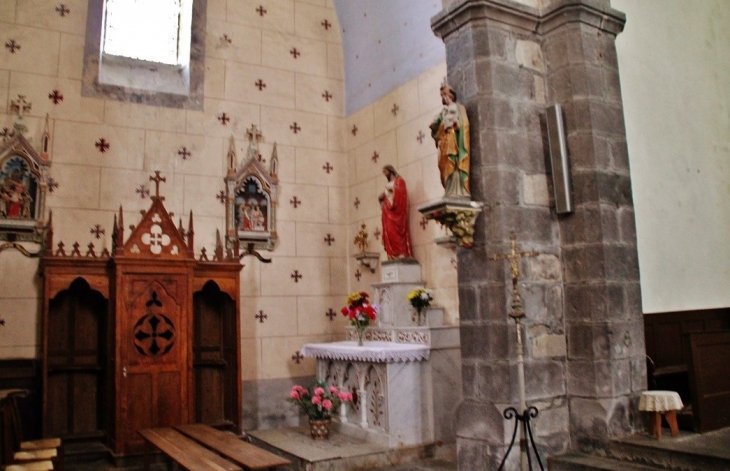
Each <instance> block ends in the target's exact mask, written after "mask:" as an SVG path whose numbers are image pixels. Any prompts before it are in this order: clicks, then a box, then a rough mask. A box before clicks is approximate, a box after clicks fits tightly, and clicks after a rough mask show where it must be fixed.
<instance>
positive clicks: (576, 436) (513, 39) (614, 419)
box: [432, 0, 645, 470]
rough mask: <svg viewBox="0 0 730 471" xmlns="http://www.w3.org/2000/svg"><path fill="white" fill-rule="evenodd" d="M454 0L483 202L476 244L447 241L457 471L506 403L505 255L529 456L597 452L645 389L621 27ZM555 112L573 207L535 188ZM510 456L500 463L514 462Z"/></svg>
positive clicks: (446, 14)
mask: <svg viewBox="0 0 730 471" xmlns="http://www.w3.org/2000/svg"><path fill="white" fill-rule="evenodd" d="M542 4H543V6H542V8H541V9H538V8H535V7H531V6H527V5H524V4H521V3H517V2H514V1H510V0H481V1H477V0H462V1H456V2H454V3H453V4H451V5H450V6H449V7H448V8H447V9H446V10H444V11H443V12H442V13H440V14H439V15H437V16H436V17H434V19H433V21H432V26H433V29H434V31H435V32H436V34H437V35H438V36H440V37H441V38H443V40H444V43H445V44H446V58H447V68H448V80H449V83H450V85H451V86H452V87H453V88H454V89H455V90H456V92H457V95H458V101H460V102H461V103H463V104H464V106H465V107H466V108H467V113H468V114H469V118H470V121H471V133H472V134H471V142H472V160H471V161H472V164H471V165H472V167H471V172H472V173H471V175H472V176H471V182H472V193H473V196H474V199H475V200H476V201H480V202H483V203H484V211H483V213H482V214H481V215H480V217H479V219H478V220H477V225H476V233H475V244H474V247H473V248H472V249H470V250H460V251H459V254H458V260H459V271H458V274H459V296H460V306H461V307H460V316H461V345H462V374H463V393H464V401H463V403H462V405H461V407H460V410H459V414H458V418H457V448H458V453H459V469H464V470H466V469H496V468H497V466H498V465H499V463H500V461H501V459H502V456H503V455H504V452H505V450H506V442H507V441H508V439H509V438H510V436H511V432H512V428H511V427H512V424H511V423H507V422H506V421H505V419H503V417H502V412H503V410H504V409H505V408H506V407H509V406H514V405H516V403H517V394H518V392H517V389H516V385H517V379H516V375H517V368H516V363H515V358H516V352H515V330H514V323H513V322H512V321H511V320H510V319H509V317H508V313H509V309H510V308H509V306H510V302H511V299H510V288H511V281H510V272H509V270H508V268H507V266H506V264H505V263H504V262H495V261H492V260H490V256H492V255H494V254H496V253H503V252H506V251H508V249H509V243H510V240H509V237H510V233H511V232H512V231H514V232H515V233H516V235H517V240H518V243H519V244H520V246H521V247H520V248H521V250H536V251H538V252H539V253H540V254H541V255H540V256H538V257H536V258H533V259H524V260H522V261H521V263H520V270H521V272H522V274H523V276H522V278H521V282H520V290H521V292H522V296H523V298H524V301H525V310H526V312H527V318H526V319H525V324H526V332H527V334H526V344H527V352H526V364H525V369H526V375H527V401H528V405H534V406H537V407H538V408H539V409H540V416H539V417H538V418H537V419H536V421H535V422H534V428H535V430H534V432H536V434H537V441H538V446H539V449H540V451H541V455H542V457H543V458H545V456H546V455H547V454H551V455H552V454H559V453H562V452H564V451H567V450H568V449H569V448H576V446H579V447H581V448H586V447H596V446H603V445H604V444H605V443H606V442H607V440H608V439H610V438H612V437H617V436H620V435H623V434H626V433H629V432H631V431H632V421H631V417H630V411H631V410H635V408H634V409H632V406H631V401H632V400H633V398H635V396H636V391H638V390H641V389H642V388H643V386H644V383H645V367H644V337H643V319H642V316H641V300H640V291H639V284H638V263H637V255H636V237H635V231H634V218H633V206H632V202H631V185H630V178H629V173H628V157H627V152H626V141H625V130H624V124H623V116H622V107H621V95H620V87H619V81H618V70H617V63H616V53H615V48H614V40H615V36H616V34H618V33H619V32H620V31H621V29H622V27H623V23H624V17H623V15H622V14H621V13H619V12H617V11H615V10H612V9H611V8H610V6H609V4H608V0H554V1H553V2H552V3H550V2H549V1H548V0H543V1H542ZM552 103H560V104H561V105H563V107H564V109H565V115H566V124H567V130H568V147H569V152H570V155H571V158H572V169H573V184H574V198H575V199H574V203H575V208H576V210H575V213H574V214H571V215H567V216H558V215H557V214H556V213H555V211H554V209H553V208H552V206H551V202H550V198H549V197H548V188H549V183H550V182H549V178H548V173H549V163H548V160H547V145H546V143H545V141H546V137H545V136H546V132H545V129H544V126H545V124H544V122H545V118H544V116H545V113H544V108H545V106H546V105H548V104H552ZM517 459H518V453H517V452H516V451H515V452H513V453H512V454H511V455H510V460H509V462H508V465H507V469H517Z"/></svg>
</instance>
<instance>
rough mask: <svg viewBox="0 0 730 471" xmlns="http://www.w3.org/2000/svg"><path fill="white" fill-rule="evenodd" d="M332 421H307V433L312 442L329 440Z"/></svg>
mask: <svg viewBox="0 0 730 471" xmlns="http://www.w3.org/2000/svg"><path fill="white" fill-rule="evenodd" d="M331 425H332V419H322V420H314V419H309V433H310V435H312V439H313V440H329V438H330V426H331Z"/></svg>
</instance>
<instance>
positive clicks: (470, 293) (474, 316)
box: [459, 284, 481, 322]
mask: <svg viewBox="0 0 730 471" xmlns="http://www.w3.org/2000/svg"><path fill="white" fill-rule="evenodd" d="M480 318H481V315H480V307H479V300H478V298H477V289H476V287H474V286H471V285H466V284H460V285H459V319H460V320H461V321H462V322H464V321H466V322H469V321H475V320H479V319H480Z"/></svg>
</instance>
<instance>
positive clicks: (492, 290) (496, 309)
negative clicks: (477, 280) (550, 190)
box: [478, 284, 510, 321]
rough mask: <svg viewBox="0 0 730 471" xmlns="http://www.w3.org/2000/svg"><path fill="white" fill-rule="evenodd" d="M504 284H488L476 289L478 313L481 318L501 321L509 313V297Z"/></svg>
mask: <svg viewBox="0 0 730 471" xmlns="http://www.w3.org/2000/svg"><path fill="white" fill-rule="evenodd" d="M507 291H508V288H507V285H506V284H488V285H483V286H481V287H480V288H479V289H478V297H479V310H480V311H479V313H478V316H479V318H480V319H482V320H488V321H503V320H505V319H507V316H508V313H509V303H510V299H509V298H508V297H507Z"/></svg>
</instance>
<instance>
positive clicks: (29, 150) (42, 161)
mask: <svg viewBox="0 0 730 471" xmlns="http://www.w3.org/2000/svg"><path fill="white" fill-rule="evenodd" d="M50 165H51V164H50V161H49V159H48V154H46V153H45V152H44V153H43V154H39V153H38V152H36V150H35V149H34V148H33V146H32V145H31V144H30V143H29V142H28V140H27V139H26V138H25V137H24V136H23V135H22V134H16V135H15V136H14V137H13V138H11V139H10V140H8V141H7V142H4V143H2V144H0V240H7V241H11V242H14V241H30V242H37V243H40V242H41V241H42V240H43V230H44V226H45V204H46V189H47V179H48V171H49V169H50Z"/></svg>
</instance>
